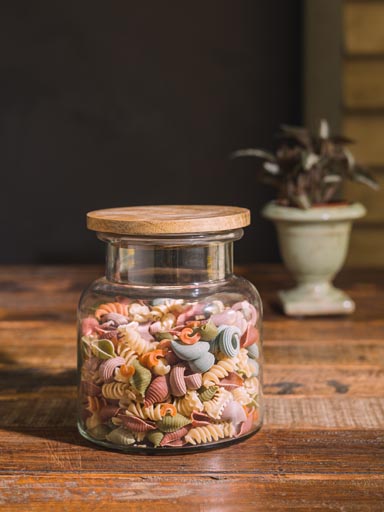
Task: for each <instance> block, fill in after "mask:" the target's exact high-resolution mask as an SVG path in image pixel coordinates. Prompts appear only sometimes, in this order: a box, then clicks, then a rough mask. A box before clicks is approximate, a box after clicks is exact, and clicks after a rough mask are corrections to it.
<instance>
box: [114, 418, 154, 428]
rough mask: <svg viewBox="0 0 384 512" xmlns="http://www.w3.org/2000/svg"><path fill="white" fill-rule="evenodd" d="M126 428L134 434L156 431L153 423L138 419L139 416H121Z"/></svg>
mask: <svg viewBox="0 0 384 512" xmlns="http://www.w3.org/2000/svg"><path fill="white" fill-rule="evenodd" d="M120 418H121V419H122V422H123V425H124V427H127V428H128V429H129V430H131V431H132V432H148V431H149V430H156V427H155V426H154V425H153V423H150V422H148V421H146V420H143V419H141V418H138V417H137V416H131V415H129V416H120Z"/></svg>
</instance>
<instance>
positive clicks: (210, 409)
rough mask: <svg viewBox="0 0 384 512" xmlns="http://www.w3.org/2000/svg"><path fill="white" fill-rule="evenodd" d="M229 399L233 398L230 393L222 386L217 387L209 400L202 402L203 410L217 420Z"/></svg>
mask: <svg viewBox="0 0 384 512" xmlns="http://www.w3.org/2000/svg"><path fill="white" fill-rule="evenodd" d="M231 400H233V396H232V394H231V393H230V392H229V391H227V390H226V389H224V388H219V389H218V391H217V392H216V394H215V395H214V396H213V398H212V399H211V400H208V401H206V402H204V411H205V412H206V413H207V414H208V416H210V417H211V418H213V419H215V420H217V419H219V418H220V417H221V415H222V412H223V410H224V408H225V406H226V405H228V403H229V402H230V401H231Z"/></svg>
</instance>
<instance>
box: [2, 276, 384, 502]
mask: <svg viewBox="0 0 384 512" xmlns="http://www.w3.org/2000/svg"><path fill="white" fill-rule="evenodd" d="M240 271H241V272H242V273H244V274H245V275H247V277H248V278H249V279H251V280H252V281H253V282H254V283H255V284H256V286H257V287H258V289H259V291H260V293H261V295H262V297H263V301H264V306H265V323H264V339H265V344H264V347H265V362H266V364H265V393H266V408H267V410H266V421H265V425H264V427H263V429H262V430H261V431H260V432H259V433H258V434H256V435H255V436H254V437H252V438H250V439H248V440H246V441H244V442H242V443H240V444H236V445H233V446H230V447H227V448H222V449H218V450H213V451H207V452H203V453H197V454H189V455H173V456H171V455H167V456H143V455H127V454H122V453H118V452H111V451H106V450H103V449H101V448H98V447H96V446H93V445H91V443H88V442H87V441H85V440H84V439H82V438H81V437H80V435H79V434H78V433H77V430H76V426H75V415H76V406H75V402H76V390H75V376H76V369H75V366H76V349H75V347H76V340H75V314H76V303H77V301H78V298H79V295H80V292H81V290H82V288H83V287H84V286H85V285H86V284H87V283H89V282H90V281H91V280H93V279H94V278H95V277H97V276H99V275H100V274H101V272H102V270H101V269H100V268H97V267H89V266H84V267H80V266H77V267H0V326H1V331H0V332H1V345H0V371H1V380H0V386H1V388H0V429H1V430H0V449H1V453H0V471H1V473H2V478H1V479H0V488H1V490H0V510H5V511H10V512H11V511H14V510H25V511H28V512H35V511H36V512H37V511H39V512H44V511H56V510H77V511H80V512H81V511H86V510H89V511H98V510H103V511H104V510H107V511H111V512H112V511H119V512H121V511H122V510H127V511H136V510H137V511H146V510H151V511H152V510H154V511H157V512H162V511H167V512H168V511H172V512H178V511H183V512H184V511H185V510H191V511H192V510H201V511H215V512H221V511H232V510H234V511H248V510H249V511H263V512H264V511H269V510H273V511H280V510H292V511H296V510H305V511H312V510H340V511H341V510H342V511H349V510H353V511H359V512H361V511H376V510H377V511H383V510H384V472H383V470H384V271H373V270H370V271H361V270H358V271H357V270H355V271H353V270H349V271H344V273H343V274H342V275H341V276H340V277H339V279H338V280H337V284H338V285H340V286H341V287H343V288H344V289H345V290H347V291H348V292H349V293H350V294H351V296H352V297H353V298H354V299H355V301H356V303H357V311H356V313H355V314H354V315H353V316H351V317H338V318H319V319H316V318H311V319H302V320H301V319H293V318H291V319H289V318H286V317H284V316H282V315H281V314H280V313H279V312H278V311H277V310H276V309H274V306H273V299H274V294H275V292H276V290H277V289H278V288H280V287H282V286H286V285H289V284H291V283H290V280H289V278H288V277H287V275H286V273H285V272H284V271H283V270H282V269H281V268H280V267H277V266H255V267H251V268H247V269H240Z"/></svg>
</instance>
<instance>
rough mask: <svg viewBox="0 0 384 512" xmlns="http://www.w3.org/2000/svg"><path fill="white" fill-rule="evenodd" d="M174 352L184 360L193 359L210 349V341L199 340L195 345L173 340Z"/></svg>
mask: <svg viewBox="0 0 384 512" xmlns="http://www.w3.org/2000/svg"><path fill="white" fill-rule="evenodd" d="M171 347H172V350H173V352H174V353H175V354H176V355H177V356H178V357H180V359H182V360H183V361H193V360H194V359H198V358H199V357H201V356H202V355H203V354H204V353H206V352H208V350H209V343H207V342H206V341H198V342H197V343H195V344H194V345H185V344H184V343H180V342H178V341H171Z"/></svg>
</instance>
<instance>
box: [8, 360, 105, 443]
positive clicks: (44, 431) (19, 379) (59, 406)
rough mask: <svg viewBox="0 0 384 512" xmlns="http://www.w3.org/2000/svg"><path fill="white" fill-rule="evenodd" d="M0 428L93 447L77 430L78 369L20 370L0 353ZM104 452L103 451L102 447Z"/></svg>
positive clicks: (17, 365)
mask: <svg viewBox="0 0 384 512" xmlns="http://www.w3.org/2000/svg"><path fill="white" fill-rule="evenodd" d="M0 364H1V369H0V429H1V430H3V431H9V432H19V433H23V434H26V435H28V436H34V437H39V438H44V439H47V440H50V441H56V442H63V443H69V444H71V445H78V446H85V447H86V446H88V447H89V446H94V445H91V443H89V442H88V441H86V440H85V439H83V438H82V437H81V436H80V434H79V433H78V431H77V427H76V369H75V368H69V369H65V370H56V369H54V368H53V369H52V371H51V372H48V371H47V370H46V369H44V370H42V369H39V368H31V367H26V368H23V367H20V364H19V363H18V362H16V361H14V360H12V358H10V357H9V356H8V355H5V354H4V353H2V352H0ZM100 449H102V448H100Z"/></svg>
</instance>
